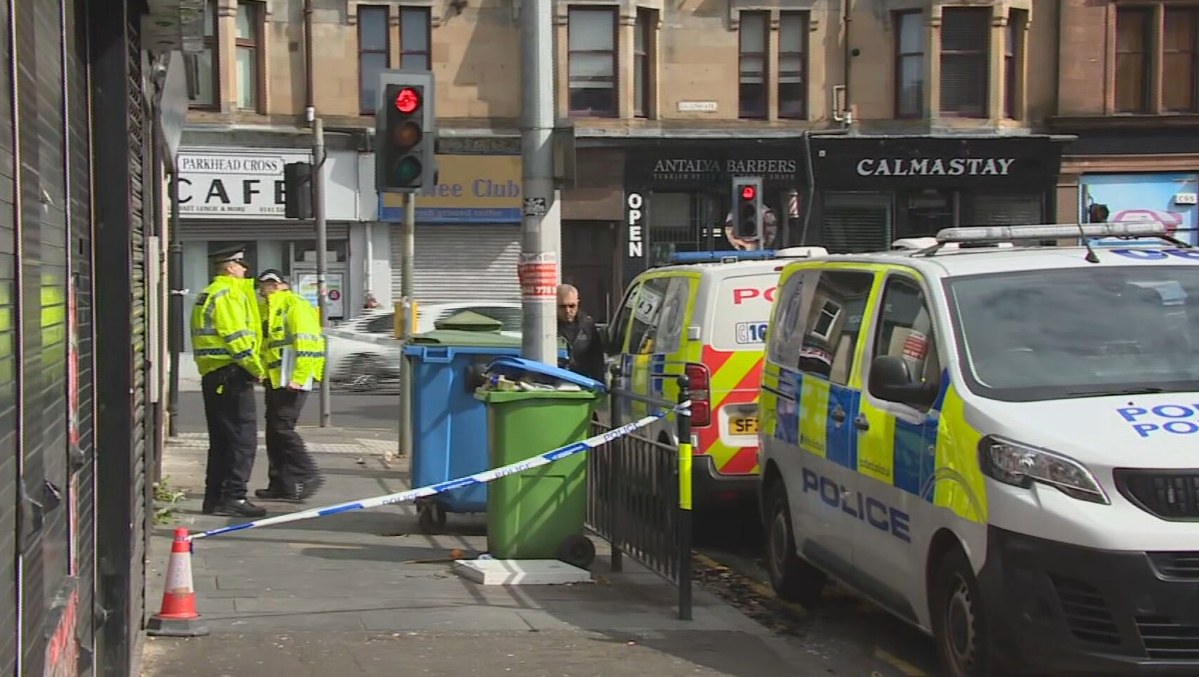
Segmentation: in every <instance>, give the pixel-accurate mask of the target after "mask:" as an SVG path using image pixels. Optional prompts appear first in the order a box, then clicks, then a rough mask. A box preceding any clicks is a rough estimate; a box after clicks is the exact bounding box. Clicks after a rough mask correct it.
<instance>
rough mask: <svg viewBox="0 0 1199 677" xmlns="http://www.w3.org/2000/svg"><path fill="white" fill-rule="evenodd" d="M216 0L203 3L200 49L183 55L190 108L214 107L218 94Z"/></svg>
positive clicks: (218, 66)
mask: <svg viewBox="0 0 1199 677" xmlns="http://www.w3.org/2000/svg"><path fill="white" fill-rule="evenodd" d="M216 17H217V12H216V0H207V2H205V3H204V39H203V41H202V42H201V47H200V51H199V52H197V53H195V54H187V55H185V56H184V63H186V64H187V79H188V95H189V104H190V105H191V107H192V108H216V107H217V103H218V102H217V99H218V97H219V94H220V85H219V84H218V83H220V77H219V76H218V73H220V65H219V64H220V59H219V57H217V21H216Z"/></svg>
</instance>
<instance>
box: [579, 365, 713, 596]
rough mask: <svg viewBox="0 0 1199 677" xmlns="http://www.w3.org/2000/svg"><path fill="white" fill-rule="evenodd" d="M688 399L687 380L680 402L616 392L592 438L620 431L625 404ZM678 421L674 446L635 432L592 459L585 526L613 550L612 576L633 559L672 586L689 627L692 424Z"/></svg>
mask: <svg viewBox="0 0 1199 677" xmlns="http://www.w3.org/2000/svg"><path fill="white" fill-rule="evenodd" d="M690 397H691V395H690V392H689V391H688V389H687V382H686V379H685V378H683V379H680V381H679V399H678V401H677V402H668V401H665V400H657V399H654V398H648V397H644V396H641V395H637V394H635V393H632V392H629V391H625V390H621V389H619V388H614V389H612V390H610V391H609V394H608V417H609V418H608V423H602V422H600V421H593V422H592V427H593V430H594V433H593V434H600V433H603V432H607V431H608V430H610V429H611V428H612V427H613V426H614V425H618V421H619V419H618V415H617V413H618V411H619V409H620V405H621V403H622V402H627V401H634V400H635V401H638V402H642V403H644V404H646V405H648V406H650V407H656V408H660V409H671V408H674V407H676V406H678V405H679V404H682V403H684V402H687V400H688V399H690ZM673 419H674V422H675V431H674V433H675V434H674V437H675V438H676V439H677V440H678V442H677V444H676V443H674V442H669V443H668V442H666V441H663V439H662V438H661V437H658V438H655V437H653V435H655V434H658V435H661V431H658V432H657V433H655V432H652V431H638V432H635V433H632V434H630V435H626V436H624V437H620V438H617V439H615V440H612V441H611V442H609V443H607V444H605V445H604V446H603V447H600V448H599V449H597V450H595V451H594V452H592V453H590V454H588V457H587V464H588V467H587V485H588V486H587V527H588V528H589V529H590V530H591V531H592V532H594V533H595V534H596V535H598V536H599V537H601V538H603V539H604V540H606V541H608V542H609V543H610V544H611V546H612V570H613V571H621V570H622V566H623V556H624V555H628V556H629V557H632V558H633V559H635V560H637V561H638V562H640V563H641V564H643V565H644V566H645V567H647V568H648V569H650V570H651V571H653V572H654V573H656V574H658V575H659V576H661V577H662V578H664V579H666V580H667V581H669V582H670V583H673V584H674V585H675V587H676V588H677V590H678V606H679V618H680V619H681V620H691V579H692V574H691V417H690V416H689V415H688V414H684V413H677V414H674V415H673ZM665 420H668V421H669V420H670V417H668V418H667V419H665Z"/></svg>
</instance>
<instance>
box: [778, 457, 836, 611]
mask: <svg viewBox="0 0 1199 677" xmlns="http://www.w3.org/2000/svg"><path fill="white" fill-rule="evenodd" d="M769 496H770V501H769V503H768V504H767V505H769V506H770V508H769V512H768V513H767V514H768V517H767V520H768V521H767V522H766V568H767V570H768V571H769V572H770V585H771V587H773V588H774V591H775V593H776V594H778V596H779V597H781V598H783V599H785V600H787V601H789V602H797V603H799V604H803V605H811V604H814V603H815V602H817V601H819V600H820V596H821V594H823V592H824V586H825V584H826V583H827V582H828V577H827V576H826V575H825V574H824V572H822V571H820V570H819V569H817V568H816V567H814V566H812V565H811V564H808V563H807V562H805V561H803V560H802V559H800V558H799V555H796V554H795V532H794V531H792V529H791V510H790V503H789V501H788V500H787V489H786V487H784V486H783V483H782V481H781V480H780V481H776V482H774V483H773V484H772V486H771V488H770V494H769Z"/></svg>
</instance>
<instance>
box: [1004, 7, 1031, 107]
mask: <svg viewBox="0 0 1199 677" xmlns="http://www.w3.org/2000/svg"><path fill="white" fill-rule="evenodd" d="M1027 26H1028V13H1027V12H1025V11H1024V10H1022V9H1013V10H1012V11H1011V14H1009V15H1008V20H1007V31H1006V38H1007V39H1006V40H1004V45H1003V116H1004V117H1006V118H1011V119H1013V120H1015V119H1018V118H1019V117H1020V114H1019V113H1020V111H1019V109H1020V91H1021V89H1022V87H1023V84H1024V83H1023V74H1024V69H1023V67H1022V66H1023V62H1024V30H1025V28H1026V27H1027Z"/></svg>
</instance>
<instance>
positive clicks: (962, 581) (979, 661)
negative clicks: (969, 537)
mask: <svg viewBox="0 0 1199 677" xmlns="http://www.w3.org/2000/svg"><path fill="white" fill-rule="evenodd" d="M933 586H934V587H933V590H932V592H933V598H932V601H933V609H932V622H933V636H934V637H936V644H937V655H938V656H939V658H940V660H941V666H942V667H943V668H944V670H945V674H946V677H991V675H993V674H995V672H994V669H993V666H992V663H991V655H990V643H989V641H988V631H987V621H986V617H985V616H984V614H983V608H982V602H981V601H980V598H979V593H978V583H977V582H976V581H975V579H974V573H973V572H972V570H971V568H970V561H969V560H968V559H966V555H965V553H963V552H962V551H961V549H959V548H953V549H952V550H950V551H949V552H947V553H945V555H944V556H943V557H942V558H941V562H940V564H939V565H938V566H937V573H936V577H935V578H934V580H933Z"/></svg>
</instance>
